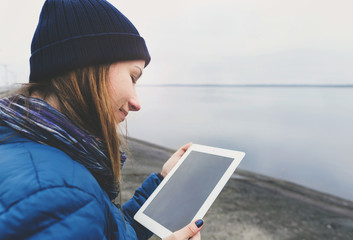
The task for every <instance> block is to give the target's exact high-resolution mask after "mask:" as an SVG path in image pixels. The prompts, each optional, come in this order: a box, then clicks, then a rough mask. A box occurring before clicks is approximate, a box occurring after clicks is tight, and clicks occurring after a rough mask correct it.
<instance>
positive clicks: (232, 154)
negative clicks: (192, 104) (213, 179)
mask: <svg viewBox="0 0 353 240" xmlns="http://www.w3.org/2000/svg"><path fill="white" fill-rule="evenodd" d="M192 151H197V152H202V153H208V154H213V155H218V156H222V157H228V158H232V159H233V160H232V163H231V164H230V166H229V167H228V169H227V170H226V171H225V172H224V174H223V176H222V177H221V179H220V180H219V181H218V183H217V184H216V186H215V187H214V189H213V190H212V191H211V193H210V194H209V196H208V197H207V199H206V200H205V202H204V203H203V205H202V206H201V208H200V209H199V211H198V212H197V213H196V215H195V216H194V217H193V220H196V219H201V218H203V217H204V215H205V214H206V212H207V211H208V209H209V208H210V207H211V205H212V203H213V202H214V200H215V199H216V198H217V196H218V195H219V193H220V192H221V191H222V189H223V187H224V186H225V184H226V183H227V182H228V180H229V178H230V177H231V176H232V174H233V173H234V171H235V169H236V168H237V167H238V165H239V163H240V161H241V160H242V159H243V157H244V156H245V153H244V152H239V151H233V150H228V149H222V148H215V147H210V146H205V145H199V144H192V145H191V146H190V147H189V149H188V150H187V151H186V152H185V153H184V154H183V156H182V157H181V158H180V160H179V161H178V162H177V163H176V165H175V166H174V167H173V168H172V170H171V171H170V172H169V173H168V175H167V176H166V177H165V179H164V180H163V181H162V182H161V184H160V185H159V186H158V187H157V188H156V189H155V190H154V192H153V193H152V194H151V196H150V197H149V198H148V199H147V200H146V202H145V203H144V204H143V205H142V207H141V208H140V209H139V211H138V212H137V213H136V214H135V216H134V219H135V220H136V221H138V222H139V223H140V224H142V225H144V226H145V227H146V228H148V229H149V230H150V231H152V232H153V233H155V234H156V235H157V236H159V237H160V238H164V237H167V236H169V235H170V234H172V231H170V230H169V229H167V228H166V227H164V226H162V225H161V224H159V223H158V222H156V221H155V220H154V219H152V218H150V217H149V216H147V215H146V214H144V213H143V212H144V210H145V209H146V208H147V207H148V205H149V204H150V203H151V202H152V201H153V199H154V198H155V196H157V194H158V193H159V191H160V190H161V189H162V188H163V186H164V185H165V184H166V183H167V182H168V181H169V179H170V178H171V177H172V176H173V175H174V172H175V171H176V170H177V169H178V168H179V166H180V165H181V164H182V163H183V161H184V160H185V159H186V158H187V156H189V154H190V153H191V152H192Z"/></svg>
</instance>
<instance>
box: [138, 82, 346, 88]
mask: <svg viewBox="0 0 353 240" xmlns="http://www.w3.org/2000/svg"><path fill="white" fill-rule="evenodd" d="M139 87H298V88H305V87H308V88H315V87H318V88H353V84H182V83H181V84H177V83H167V84H142V85H139Z"/></svg>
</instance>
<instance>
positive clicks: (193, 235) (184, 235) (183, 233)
mask: <svg viewBox="0 0 353 240" xmlns="http://www.w3.org/2000/svg"><path fill="white" fill-rule="evenodd" d="M202 226H203V220H202V219H199V220H197V221H193V222H191V223H189V224H188V225H187V226H185V227H184V228H182V229H180V230H179V231H176V232H174V233H173V234H172V235H170V236H169V237H167V238H164V240H185V239H192V240H200V239H201V234H200V230H201V228H202Z"/></svg>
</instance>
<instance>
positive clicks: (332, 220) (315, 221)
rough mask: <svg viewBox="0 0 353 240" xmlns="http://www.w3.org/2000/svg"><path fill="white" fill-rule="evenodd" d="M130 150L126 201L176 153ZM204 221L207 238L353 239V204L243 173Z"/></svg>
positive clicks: (141, 147) (144, 147) (136, 144)
mask: <svg viewBox="0 0 353 240" xmlns="http://www.w3.org/2000/svg"><path fill="white" fill-rule="evenodd" d="M129 148H130V152H131V153H130V156H129V160H128V162H127V163H126V165H125V166H124V169H123V182H122V197H123V202H124V201H126V200H127V199H128V198H130V197H131V196H132V195H133V192H134V190H135V189H136V188H137V187H138V186H139V185H140V184H141V182H142V181H143V180H144V179H145V178H146V177H147V176H148V175H149V174H150V173H151V172H159V171H160V169H161V167H162V165H163V163H164V162H165V160H166V159H168V158H169V156H170V155H171V154H172V153H173V152H174V150H170V149H166V148H163V147H160V146H156V145H153V144H150V143H146V142H143V141H139V140H135V139H130V140H129ZM204 220H205V226H204V228H203V230H202V239H203V240H205V239H256V240H267V239H353V202H350V201H346V200H343V199H340V198H336V197H334V196H330V195H327V194H323V193H320V192H316V191H313V190H311V189H307V188H304V187H302V186H298V185H295V184H292V183H289V182H285V181H280V180H277V179H273V178H269V177H265V176H260V175H258V174H254V173H251V172H247V171H243V170H241V169H237V170H236V172H235V174H234V176H233V177H232V179H231V180H230V181H229V182H228V183H227V185H226V187H225V188H224V189H223V191H222V192H221V194H220V195H219V197H218V198H217V200H216V201H215V202H214V204H213V205H212V206H211V208H210V210H209V211H208V213H207V215H206V216H205V218H204ZM152 239H159V238H157V237H156V236H154V237H153V238H152Z"/></svg>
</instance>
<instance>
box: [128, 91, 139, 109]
mask: <svg viewBox="0 0 353 240" xmlns="http://www.w3.org/2000/svg"><path fill="white" fill-rule="evenodd" d="M140 109H141V104H140V101H139V99H138V97H137V95H136V94H135V95H134V96H133V97H132V98H131V99H130V101H129V110H130V111H139V110H140Z"/></svg>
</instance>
